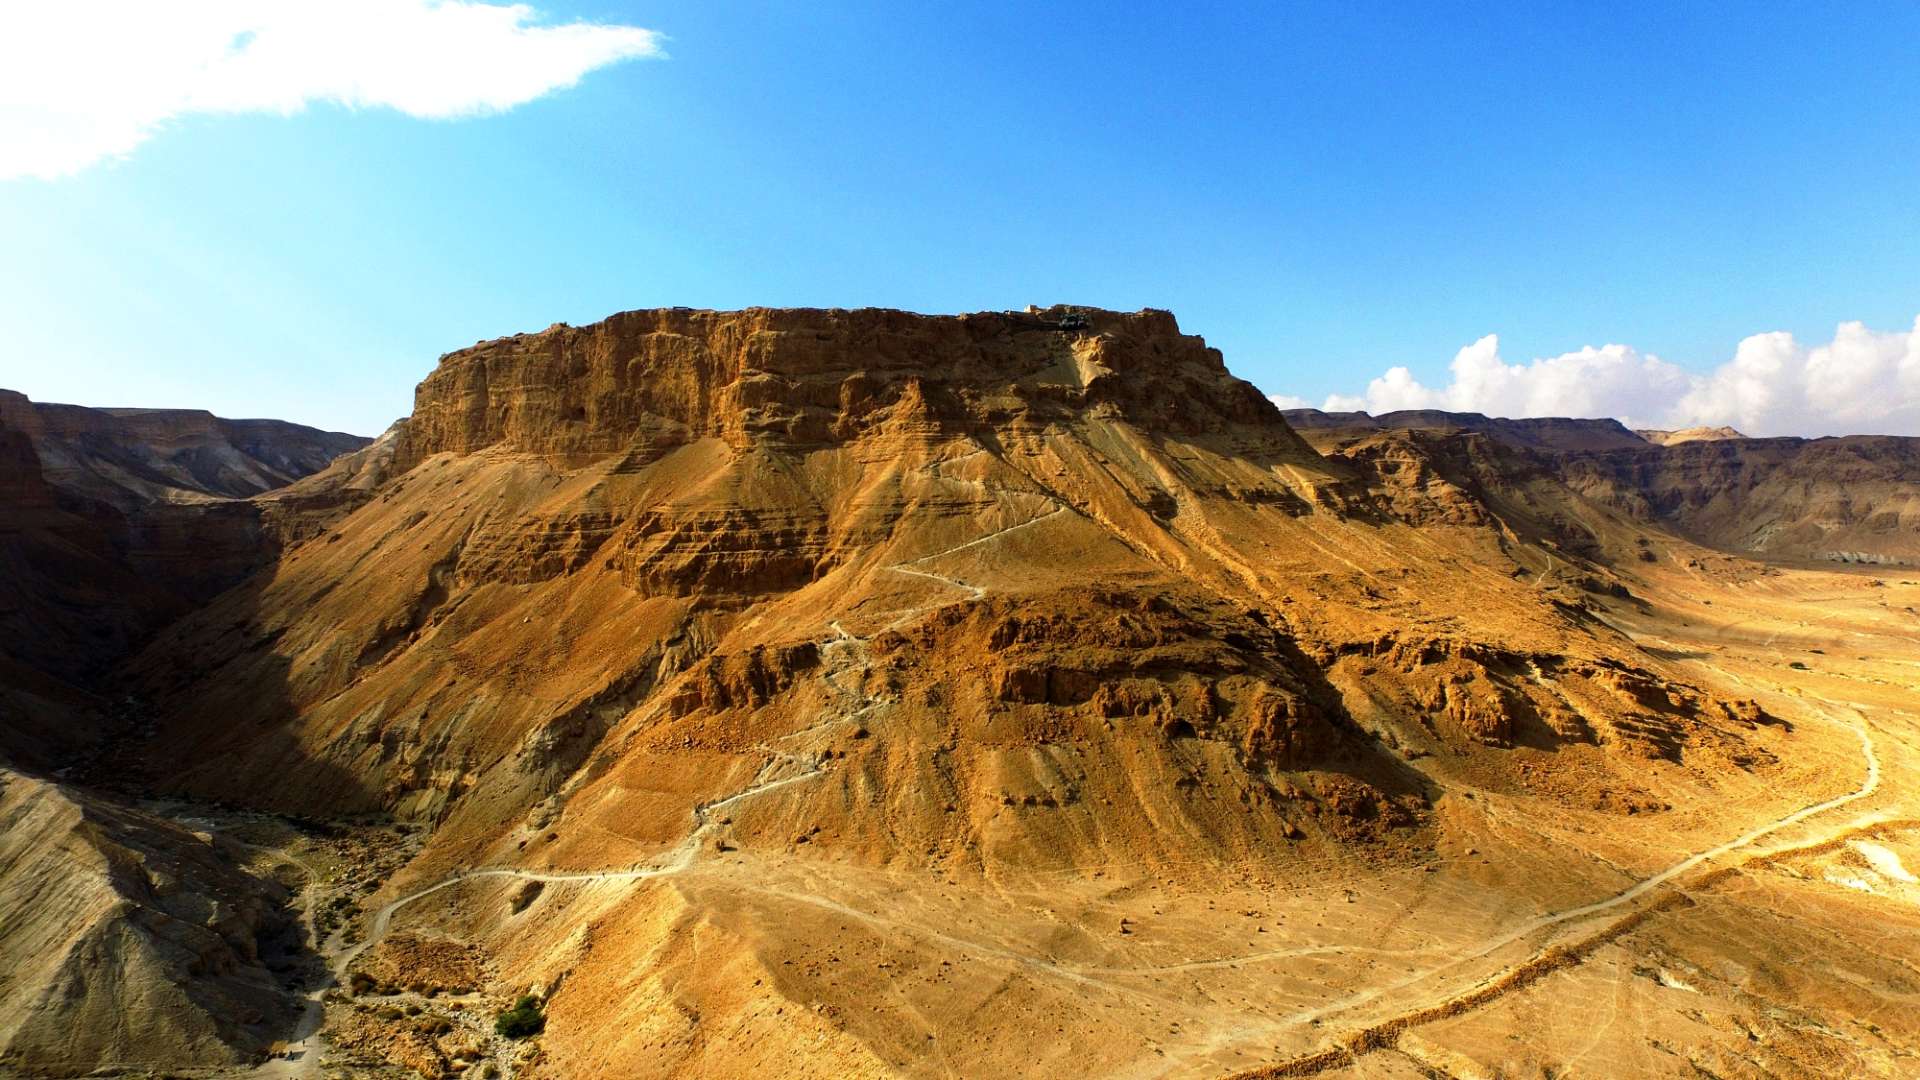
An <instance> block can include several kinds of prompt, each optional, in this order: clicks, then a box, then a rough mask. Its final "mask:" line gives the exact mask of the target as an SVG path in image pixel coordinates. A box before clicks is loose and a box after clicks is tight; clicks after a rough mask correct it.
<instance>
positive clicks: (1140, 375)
mask: <svg viewBox="0 0 1920 1080" xmlns="http://www.w3.org/2000/svg"><path fill="white" fill-rule="evenodd" d="M1079 314H1080V320H1081V321H1083V322H1084V326H1080V327H1077V328H1075V329H1071V330H1062V329H1060V324H1061V320H1062V319H1063V318H1065V317H1067V315H1068V311H1067V309H1064V308H1052V309H1048V310H1046V311H1043V312H1038V313H1034V314H1026V313H1011V312H1009V313H984V314H976V315H961V316H951V317H940V316H926V315H915V314H910V313H907V312H901V311H885V310H875V309H864V310H858V311H842V310H804V309H779V310H775V309H765V308H757V309H751V310H748V311H740V312H713V311H690V310H685V309H678V308H676V309H664V310H654V311H631V312H626V313H624V314H620V315H615V316H613V317H612V318H610V319H607V320H606V321H605V322H602V323H597V324H595V325H594V326H591V327H586V328H574V327H568V326H554V327H551V328H549V329H548V330H546V331H544V332H542V333H538V334H524V335H518V336H515V337H511V338H503V339H501V340H498V341H493V342H487V343H484V344H481V345H476V346H474V347H473V348H471V349H465V350H462V351H460V352H455V353H450V354H448V355H447V356H444V357H442V358H441V361H440V365H439V367H438V368H437V369H436V370H435V371H434V372H433V373H432V374H431V375H429V376H428V377H427V379H426V380H425V381H424V382H422V383H421V384H420V388H419V391H418V393H417V395H416V401H415V407H414V413H413V417H412V419H411V421H410V424H409V431H408V443H407V446H408V454H409V457H408V458H407V460H408V462H409V463H411V462H412V461H417V460H418V459H419V458H422V457H425V456H428V455H431V454H434V453H440V452H448V451H450V452H455V453H469V452H472V451H475V450H478V449H481V448H483V447H487V446H494V445H499V446H503V447H506V448H509V449H513V450H519V451H526V452H532V453H539V454H545V455H549V456H553V457H556V458H569V459H579V458H583V457H589V456H593V455H604V454H612V453H621V452H639V453H641V454H646V453H649V452H652V453H659V452H662V451H664V450H665V449H667V448H670V447H674V446H679V445H684V444H686V443H690V442H694V441H697V440H700V439H703V438H716V439H720V440H722V441H723V442H725V443H726V444H727V445H728V446H731V447H735V448H740V447H745V446H747V445H750V444H756V445H766V446H777V447H781V448H785V449H794V450H804V449H807V448H813V447H822V446H828V445H834V444H841V443H850V442H853V441H855V440H857V439H859V438H860V437H861V436H862V435H863V434H864V433H866V432H868V431H870V430H872V429H873V428H874V427H875V426H876V425H879V424H882V423H885V422H888V421H892V422H895V423H899V422H901V421H903V420H910V421H911V422H913V423H916V424H918V425H920V427H921V428H922V430H923V433H924V434H925V435H927V436H929V437H933V436H938V435H941V434H952V433H957V432H961V431H965V430H969V429H974V430H983V429H988V428H1001V427H1004V428H1007V429H1011V430H1020V429H1022V428H1034V427H1037V426H1041V425H1044V424H1047V423H1052V422H1060V421H1063V420H1066V419H1069V418H1114V419H1126V420H1129V421H1132V422H1134V423H1137V424H1140V425H1142V426H1143V427H1150V428H1151V429H1153V430H1155V431H1158V432H1162V433H1165V434H1169V435H1194V434H1200V433H1203V432H1215V433H1218V432H1222V431H1224V430H1226V428H1227V426H1228V425H1231V424H1261V423H1265V424H1271V421H1272V420H1273V419H1274V418H1275V410H1274V409H1273V407H1272V405H1271V404H1269V403H1268V402H1267V401H1266V400H1265V399H1264V398H1262V397H1261V396H1260V394H1259V393H1258V392H1257V391H1255V390H1254V388H1253V387H1252V386H1250V385H1249V384H1247V383H1245V382H1243V381H1241V380H1239V379H1235V378H1233V377H1232V376H1231V375H1229V374H1228V373H1227V370H1226V366H1225V364H1224V363H1223V361H1222V360H1221V357H1220V353H1219V352H1218V351H1217V350H1214V349H1210V348H1208V347H1207V346H1206V343H1205V342H1204V341H1203V340H1202V339H1201V338H1198V337H1193V336H1189V335H1185V334H1182V333H1181V332H1180V329H1179V326H1178V324H1177V323H1176V322H1175V321H1174V318H1173V316H1172V315H1170V314H1168V313H1167V312H1162V311H1143V312H1139V313H1137V314H1119V313H1113V312H1092V313H1079ZM1271 429H1272V430H1271V432H1270V433H1269V435H1268V437H1270V438H1271V439H1272V440H1273V442H1274V444H1275V448H1276V449H1280V450H1284V451H1286V452H1291V453H1293V454H1295V455H1297V456H1299V457H1300V458H1301V459H1303V460H1304V459H1306V458H1310V457H1311V456H1312V455H1311V452H1310V451H1307V450H1306V448H1305V447H1304V446H1303V445H1301V444H1300V443H1299V442H1298V441H1297V440H1296V439H1293V438H1292V436H1291V433H1290V432H1288V431H1287V430H1286V429H1285V427H1284V425H1279V424H1271Z"/></svg>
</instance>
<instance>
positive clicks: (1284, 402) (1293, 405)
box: [1267, 394, 1313, 409]
mask: <svg viewBox="0 0 1920 1080" xmlns="http://www.w3.org/2000/svg"><path fill="white" fill-rule="evenodd" d="M1267 400H1268V401H1271V402H1273V403H1274V405H1276V406H1278V407H1279V408H1282V409H1311V408H1313V402H1311V401H1308V400H1307V399H1306V398H1303V397H1296V396H1294V395H1293V394H1268V395H1267Z"/></svg>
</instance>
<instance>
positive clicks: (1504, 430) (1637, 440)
mask: <svg viewBox="0 0 1920 1080" xmlns="http://www.w3.org/2000/svg"><path fill="white" fill-rule="evenodd" d="M1283 415H1285V416H1286V418H1287V423H1289V424H1292V425H1293V426H1294V427H1296V428H1298V429H1300V430H1302V431H1330V432H1332V431H1345V432H1362V431H1477V432H1480V433H1482V434H1485V435H1488V436H1490V437H1492V438H1495V439H1498V440H1500V441H1501V442H1503V443H1506V444H1507V445H1509V446H1514V447H1519V448H1522V449H1526V450H1545V451H1574V450H1638V449H1643V448H1644V447H1645V446H1646V440H1645V439H1643V438H1641V437H1640V436H1639V435H1638V434H1636V433H1634V432H1632V431H1630V430H1628V429H1627V427H1626V425H1624V424H1622V423H1620V421H1618V420H1608V419H1594V420H1589V419H1578V418H1570V417H1529V418H1523V419H1506V418H1499V417H1491V416H1486V415H1483V414H1481V413H1454V412H1444V411H1441V410H1439V409H1407V410H1402V411H1400V412H1390V413H1381V414H1380V415H1379V416H1374V415H1372V414H1370V413H1363V412H1351V413H1328V412H1321V411H1320V410H1319V409H1288V410H1287V411H1286V412H1285V413H1284V414H1283Z"/></svg>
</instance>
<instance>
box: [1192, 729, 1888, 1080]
mask: <svg viewBox="0 0 1920 1080" xmlns="http://www.w3.org/2000/svg"><path fill="white" fill-rule="evenodd" d="M1821 700H1823V701H1827V699H1821ZM1827 704H1829V705H1832V706H1835V707H1838V708H1844V709H1846V710H1847V711H1849V712H1851V713H1853V722H1852V723H1851V724H1850V725H1848V726H1850V727H1851V728H1852V730H1853V732H1854V734H1855V735H1856V736H1857V737H1858V738H1859V740H1860V752H1861V755H1862V757H1863V758H1864V759H1865V762H1866V776H1865V778H1864V779H1863V780H1862V781H1861V783H1860V786H1859V787H1857V788H1855V789H1854V790H1852V791H1849V792H1847V793H1845V794H1842V795H1837V796H1835V797H1833V798H1831V799H1826V800H1823V801H1821V802H1817V803H1812V804H1809V805H1807V806H1803V807H1801V808H1800V809H1798V810H1795V811H1793V812H1792V813H1789V814H1785V815H1782V816H1781V817H1778V818H1775V819H1773V820H1771V821H1769V822H1767V823H1765V824H1763V825H1759V826H1756V827H1754V828H1752V829H1749V830H1748V831H1746V832H1744V833H1741V834H1740V835H1739V836H1736V837H1734V838H1732V839H1730V840H1727V841H1725V842H1723V843H1720V844H1716V845H1714V846H1713V847H1710V848H1706V849H1704V850H1702V851H1698V852H1695V853H1693V854H1691V855H1688V856H1687V857H1686V858H1684V859H1681V860H1679V861H1678V862H1675V863H1673V864H1672V865H1671V866H1668V867H1667V868H1666V869H1664V870H1661V871H1659V872H1658V873H1655V874H1652V875H1650V876H1648V877H1645V878H1642V879H1640V880H1639V881H1637V882H1635V883H1634V884H1632V885H1631V886H1629V887H1627V888H1625V889H1622V890H1621V891H1619V892H1617V893H1614V894H1613V895H1611V896H1607V897H1604V898H1602V899H1599V900H1596V901H1594V902H1592V903H1590V904H1582V905H1581V906H1579V907H1574V908H1567V909H1564V910H1562V911H1555V912H1549V913H1547V914H1544V915H1539V916H1536V917H1534V918H1532V919H1529V920H1527V921H1525V922H1523V923H1521V924H1519V925H1518V926H1516V927H1514V928H1513V929H1511V930H1508V931H1506V932H1504V933H1502V934H1499V935H1497V936H1495V937H1492V938H1488V939H1486V940H1484V941H1482V942H1481V943H1479V944H1478V945H1476V946H1473V947H1472V949H1471V950H1470V951H1468V952H1465V953H1461V954H1459V955H1457V956H1455V957H1454V958H1452V959H1450V960H1448V961H1447V962H1446V963H1444V964H1440V965H1437V966H1435V967H1431V968H1427V969H1426V970H1424V971H1419V972H1415V973H1413V974H1411V975H1408V976H1407V977H1405V978H1402V979H1399V980H1397V981H1395V982H1392V983H1388V984H1386V985H1384V986H1378V987H1374V988H1372V989H1369V990H1363V991H1359V992H1357V993H1353V994H1349V995H1347V996H1346V997H1344V998H1340V999H1338V1000H1335V1001H1331V1002H1328V1003H1326V1004H1324V1005H1320V1006H1317V1007H1315V1008H1312V1009H1307V1010H1304V1011H1302V1012H1298V1013H1295V1014H1293V1015H1292V1016H1290V1017H1287V1018H1286V1019H1285V1021H1284V1022H1285V1023H1286V1024H1287V1025H1289V1026H1292V1027H1296V1028H1297V1027H1299V1026H1302V1025H1307V1024H1313V1023H1317V1022H1319V1021H1321V1020H1324V1019H1325V1018H1327V1017H1329V1016H1331V1015H1333V1014H1336V1013H1340V1012H1344V1011H1347V1010H1350V1009H1354V1008H1357V1007H1360V1006H1364V1005H1366V1004H1369V1003H1370V1002H1373V1001H1376V1000H1378V999H1380V998H1383V997H1386V996H1388V995H1390V994H1394V993H1396V992H1398V991H1401V990H1406V989H1409V988H1411V987H1415V986H1418V985H1419V984H1421V983H1423V982H1426V981H1427V980H1429V979H1433V978H1435V977H1437V976H1441V975H1444V974H1446V973H1447V972H1450V971H1453V970H1456V969H1457V968H1459V967H1461V966H1462V965H1465V964H1469V963H1472V962H1474V961H1476V960H1483V959H1485V958H1487V957H1489V956H1491V955H1493V954H1494V953H1496V952H1498V951H1500V950H1501V949H1503V948H1505V947H1507V946H1509V945H1512V944H1514V943H1515V942H1518V941H1520V940H1522V939H1523V938H1526V937H1528V936H1530V935H1532V934H1536V933H1539V932H1540V931H1542V930H1547V929H1550V928H1553V927H1557V926H1564V925H1567V924H1570V923H1576V922H1581V921H1584V920H1586V919H1589V918H1591V917H1592V916H1595V915H1600V914H1603V913H1605V912H1608V911H1612V910H1614V909H1616V908H1620V907H1624V906H1626V905H1628V904H1631V903H1633V902H1634V901H1635V900H1638V899H1639V898H1641V897H1643V896H1645V895H1647V894H1648V893H1650V892H1652V891H1654V890H1655V889H1658V888H1660V887H1661V886H1663V885H1665V884H1667V883H1668V882H1671V881H1673V880H1674V879H1675V878H1678V877H1680V876H1681V875H1683V874H1686V873H1687V872H1688V871H1691V870H1694V869H1696V868H1698V867H1700V866H1702V865H1703V864H1705V863H1707V862H1710V861H1712V860H1714V859H1717V858H1719V857H1721V856H1723V855H1727V854H1730V853H1732V852H1734V851H1737V850H1740V849H1742V848H1745V847H1748V846H1750V845H1752V844H1753V843H1755V842H1756V841H1758V840H1761V839H1763V838H1765V837H1767V836H1770V835H1772V834H1774V833H1777V832H1779V831H1781V830H1782V829H1787V828H1791V827H1792V826H1794V825H1797V824H1799V823H1801V822H1803V821H1805V820H1807V819H1808V818H1811V817H1813V816H1815V815H1817V814H1823V813H1826V812H1828V811H1830V810H1835V809H1838V808H1840V807H1842V806H1846V805H1848V804H1850V803H1854V802H1858V801H1859V800H1861V799H1865V798H1867V797H1869V796H1871V795H1873V794H1874V793H1875V792H1876V791H1878V790H1879V789H1880V757H1879V755H1878V754H1877V753H1876V752H1875V749H1874V743H1873V735H1872V733H1871V732H1870V731H1869V730H1868V728H1867V720H1866V717H1865V716H1864V715H1863V714H1862V713H1861V712H1860V710H1858V709H1856V708H1853V707H1852V706H1848V705H1842V704H1840V703H1838V702H1833V701H1827ZM1827 719H1829V720H1833V719H1834V718H1833V717H1831V716H1829V717H1827ZM1835 722H1836V723H1840V722H1841V721H1837V720H1836V721H1835ZM1859 826H1860V823H1859V822H1857V821H1856V822H1849V823H1847V824H1845V825H1838V826H1835V827H1834V828H1831V829H1828V830H1825V832H1824V833H1823V834H1822V835H1821V836H1820V837H1819V838H1817V839H1815V838H1810V839H1808V840H1806V841H1803V842H1801V843H1797V844H1794V845H1791V846H1790V847H1788V848H1779V849H1772V850H1768V851H1763V852H1757V853H1756V857H1757V858H1771V857H1775V856H1778V855H1780V854H1782V853H1784V852H1787V851H1791V850H1797V849H1799V848H1803V847H1817V846H1819V845H1822V844H1826V843H1831V842H1833V840H1834V839H1835V838H1836V837H1839V836H1843V835H1845V834H1846V833H1848V832H1850V831H1853V830H1855V829H1857V828H1858V827H1859ZM1657 910H1659V905H1658V904H1656V905H1653V906H1649V907H1646V908H1642V909H1641V910H1640V911H1638V912H1635V913H1632V914H1630V915H1628V916H1627V917H1626V918H1624V919H1621V920H1619V921H1618V922H1616V923H1614V924H1613V925H1612V926H1610V927H1607V928H1606V929H1604V930H1601V931H1600V932H1599V933H1597V934H1595V935H1592V936H1591V937H1589V938H1588V939H1586V941H1585V942H1582V943H1579V944H1576V945H1573V946H1568V945H1564V944H1550V945H1543V946H1542V947H1541V948H1539V949H1537V950H1535V951H1533V952H1532V953H1530V954H1529V955H1528V956H1527V957H1526V958H1525V959H1523V960H1520V961H1518V962H1516V963H1513V964H1510V965H1508V966H1506V967H1504V968H1502V969H1500V970H1499V971H1497V972H1494V973H1492V974H1490V975H1486V976H1483V977H1482V978H1480V979H1478V980H1476V981H1474V982H1473V983H1470V984H1469V985H1467V986H1466V987H1464V988H1461V989H1455V990H1451V991H1448V992H1445V993H1441V994H1436V995H1431V996H1429V997H1426V998H1424V999H1422V1000H1419V1001H1417V1002H1415V1003H1412V1004H1409V1005H1408V1006H1407V1007H1405V1008H1404V1009H1402V1010H1400V1011H1399V1012H1397V1013H1395V1014H1394V1015H1392V1016H1389V1017H1386V1018H1385V1019H1382V1020H1379V1021H1375V1022H1373V1023H1370V1024H1367V1025H1365V1026H1363V1027H1361V1028H1359V1029H1357V1030H1354V1031H1351V1032H1348V1033H1347V1034H1345V1035H1343V1036H1341V1037H1339V1038H1337V1039H1335V1040H1334V1044H1333V1045H1332V1046H1330V1047H1328V1048H1327V1049H1325V1050H1322V1051H1319V1052H1316V1053H1313V1054H1308V1055H1303V1056H1300V1057H1296V1058H1292V1059H1289V1060H1287V1061H1283V1062H1278V1063H1275V1064H1271V1065H1265V1066H1260V1067H1257V1068H1254V1069H1247V1070H1241V1071H1238V1072H1234V1073H1232V1074H1230V1077H1231V1078H1232V1080H1266V1078H1270V1077H1290V1076H1311V1075H1314V1074H1317V1073H1320V1072H1324V1071H1326V1070H1327V1069H1330V1068H1334V1067H1336V1066H1343V1065H1346V1064H1350V1063H1351V1062H1352V1061H1353V1060H1354V1059H1355V1058H1357V1057H1359V1056H1360V1055H1362V1054H1365V1053H1367V1052H1369V1051H1371V1050H1376V1049H1384V1048H1387V1047H1389V1046H1391V1045H1392V1042H1393V1039H1394V1038H1397V1036H1398V1035H1399V1033H1400V1032H1402V1031H1405V1030H1407V1029H1408V1028H1411V1027H1415V1026H1418V1025H1420V1024H1424V1023H1429V1022H1431V1021H1433V1020H1437V1019H1441V1018H1442V1017H1445V1016H1452V1015H1457V1014H1458V1013H1459V1012H1462V1011H1466V1010H1467V1009H1470V1008H1478V1007H1480V1006H1482V1005H1485V1004H1487V1003H1488V1002H1490V1001H1493V1000H1495V999H1496V998H1498V997H1501V996H1504V994H1505V993H1507V992H1509V991H1511V990H1516V989H1520V988H1522V987H1524V986H1527V985H1530V984H1531V982H1532V981H1533V980H1534V979H1535V978H1537V977H1538V975H1539V974H1543V973H1545V971H1547V970H1551V965H1554V964H1557V963H1561V962H1565V961H1566V960H1569V959H1572V960H1577V959H1579V958H1580V957H1582V956H1584V952H1583V950H1584V949H1588V948H1590V947H1594V946H1597V945H1598V944H1601V943H1604V942H1605V941H1607V940H1611V939H1612V938H1614V937H1617V936H1619V935H1620V934H1621V933H1624V932H1625V931H1626V930H1630V929H1632V928H1633V927H1634V926H1637V925H1638V924H1639V922H1640V921H1641V920H1643V919H1644V918H1645V917H1646V916H1648V915H1650V914H1651V913H1653V912H1655V911H1657Z"/></svg>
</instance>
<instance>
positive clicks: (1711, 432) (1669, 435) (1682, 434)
mask: <svg viewBox="0 0 1920 1080" xmlns="http://www.w3.org/2000/svg"><path fill="white" fill-rule="evenodd" d="M1633 433H1634V434H1635V435H1638V436H1640V437H1641V438H1643V439H1645V440H1647V441H1648V442H1650V443H1653V444H1654V445H1656V446H1673V445H1675V444H1677V443H1684V442H1714V441H1718V440H1722V439H1744V438H1746V436H1745V435H1742V434H1740V432H1738V431H1736V430H1734V429H1733V428H1730V427H1726V426H1724V425H1723V426H1721V427H1690V428H1680V429H1678V430H1676V431H1666V430H1663V429H1660V428H1636V429H1634V432H1633Z"/></svg>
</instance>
